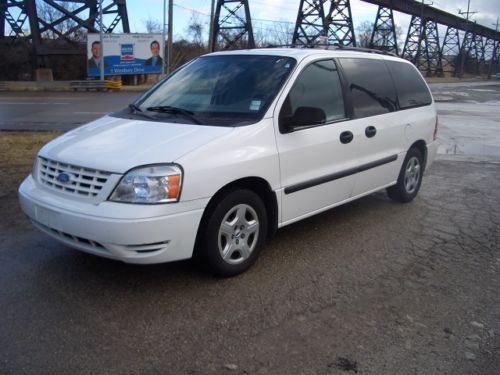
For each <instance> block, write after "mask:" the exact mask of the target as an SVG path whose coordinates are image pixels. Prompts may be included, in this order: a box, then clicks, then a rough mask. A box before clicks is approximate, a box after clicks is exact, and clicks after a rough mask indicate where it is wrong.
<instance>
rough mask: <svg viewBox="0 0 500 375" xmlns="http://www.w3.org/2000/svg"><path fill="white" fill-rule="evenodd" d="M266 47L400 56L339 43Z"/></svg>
mask: <svg viewBox="0 0 500 375" xmlns="http://www.w3.org/2000/svg"><path fill="white" fill-rule="evenodd" d="M265 48H301V49H305V48H311V49H313V48H322V49H336V50H344V51H354V52H356V51H357V52H367V53H377V54H380V55H389V56H395V57H398V55H397V54H395V53H393V52H389V51H385V50H383V49H376V48H365V47H349V46H342V45H339V44H310V45H293V44H279V45H276V44H268V45H267V46H266V47H265Z"/></svg>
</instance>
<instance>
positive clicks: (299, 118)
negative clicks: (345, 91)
mask: <svg viewBox="0 0 500 375" xmlns="http://www.w3.org/2000/svg"><path fill="white" fill-rule="evenodd" d="M343 118H345V109H344V98H343V96H342V87H341V84H340V78H339V74H338V71H337V66H336V65H335V63H334V62H333V60H324V61H317V62H315V63H312V64H311V65H309V66H307V67H306V68H305V69H304V70H303V71H302V73H300V75H299V77H298V78H297V80H296V81H295V83H294V85H293V87H292V89H291V90H290V92H289V94H288V96H287V97H286V99H285V102H284V103H283V107H282V108H281V111H280V115H279V121H280V129H281V130H282V131H287V130H288V131H290V130H291V129H292V128H294V127H300V126H310V125H317V124H324V123H328V122H331V121H335V120H340V119H343Z"/></svg>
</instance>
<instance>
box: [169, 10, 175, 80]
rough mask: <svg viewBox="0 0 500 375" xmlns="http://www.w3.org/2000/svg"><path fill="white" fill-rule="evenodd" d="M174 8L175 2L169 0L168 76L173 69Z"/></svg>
mask: <svg viewBox="0 0 500 375" xmlns="http://www.w3.org/2000/svg"><path fill="white" fill-rule="evenodd" d="M173 7H174V0H168V47H167V48H168V50H167V74H168V73H170V70H171V69H172V35H173V32H172V28H173V26H174V25H173V18H174V15H173V12H174V10H173Z"/></svg>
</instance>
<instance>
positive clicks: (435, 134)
mask: <svg viewBox="0 0 500 375" xmlns="http://www.w3.org/2000/svg"><path fill="white" fill-rule="evenodd" d="M437 134H438V115H436V125H434V133H433V134H432V139H433V140H434V141H435V140H436V138H437Z"/></svg>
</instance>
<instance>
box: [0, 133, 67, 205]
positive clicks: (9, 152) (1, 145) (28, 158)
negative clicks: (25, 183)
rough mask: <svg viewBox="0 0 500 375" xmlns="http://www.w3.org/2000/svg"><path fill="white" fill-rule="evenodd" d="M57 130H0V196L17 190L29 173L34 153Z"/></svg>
mask: <svg viewBox="0 0 500 375" xmlns="http://www.w3.org/2000/svg"><path fill="white" fill-rule="evenodd" d="M60 134H61V133H59V132H43V133H39V132H29V133H27V132H0V165H1V167H0V177H1V178H0V197H4V196H6V195H8V194H11V193H13V192H15V191H16V190H17V187H18V186H19V184H20V183H21V181H22V180H23V179H24V178H25V177H26V176H27V175H28V174H29V173H30V171H31V168H32V166H33V161H34V160H35V155H36V153H37V152H38V150H40V148H41V147H42V146H43V145H44V144H46V143H47V142H49V141H50V140H52V139H54V138H55V137H57V136H58V135H60Z"/></svg>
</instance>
